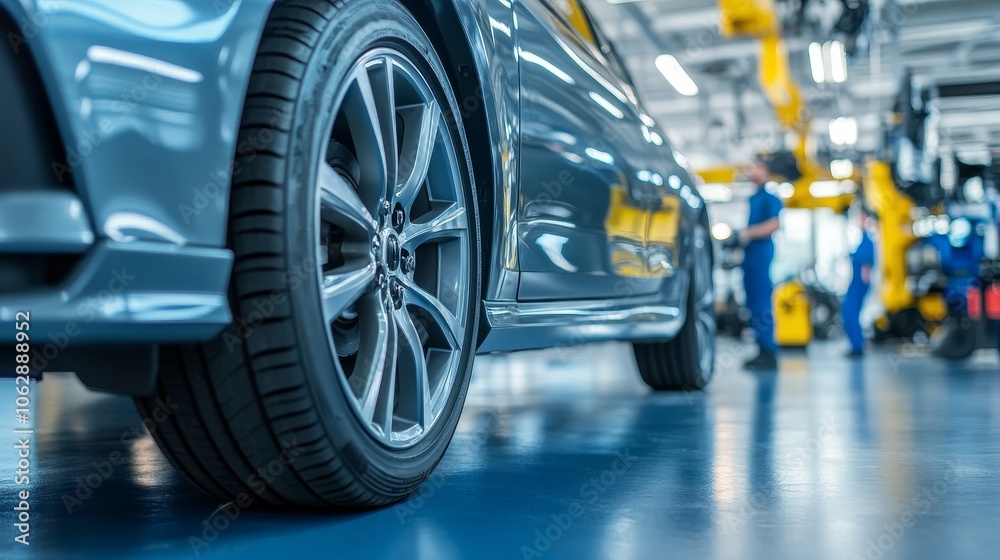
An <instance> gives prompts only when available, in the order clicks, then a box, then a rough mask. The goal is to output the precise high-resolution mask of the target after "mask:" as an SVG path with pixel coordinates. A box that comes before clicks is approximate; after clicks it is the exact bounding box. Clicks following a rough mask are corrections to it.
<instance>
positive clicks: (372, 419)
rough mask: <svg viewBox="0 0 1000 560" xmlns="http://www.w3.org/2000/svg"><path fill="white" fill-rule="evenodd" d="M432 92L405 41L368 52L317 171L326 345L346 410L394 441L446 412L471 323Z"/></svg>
mask: <svg viewBox="0 0 1000 560" xmlns="http://www.w3.org/2000/svg"><path fill="white" fill-rule="evenodd" d="M438 91H439V90H438V89H435V88H432V87H431V85H430V83H429V82H428V80H427V79H426V78H425V75H424V73H423V72H422V71H421V70H420V69H419V68H418V67H417V66H416V65H415V64H414V63H413V62H411V60H410V59H409V58H408V57H407V55H405V54H404V53H403V52H401V51H400V50H397V49H394V48H391V47H385V48H378V49H373V50H371V51H368V52H367V53H365V54H364V55H363V56H361V57H360V59H359V60H358V61H357V62H356V63H355V64H354V66H353V70H352V71H351V72H350V74H349V75H348V78H347V79H346V80H345V83H344V85H343V86H342V88H341V91H340V93H339V94H338V96H337V99H338V100H339V101H338V107H337V109H336V111H335V115H336V117H335V121H334V124H333V127H332V130H331V132H330V136H329V142H328V145H327V146H326V147H325V148H324V152H325V154H326V158H325V161H324V162H323V163H322V164H321V165H320V168H319V170H318V171H317V180H316V197H317V212H316V220H317V221H318V228H317V231H318V233H319V235H318V240H317V241H318V244H317V254H318V259H319V262H320V263H321V266H320V267H319V275H318V281H319V282H320V293H321V295H322V303H321V305H322V311H323V319H324V321H325V323H326V324H325V328H326V330H327V334H328V337H327V338H328V341H329V346H330V352H331V354H332V355H333V357H334V363H335V364H336V369H337V372H336V373H337V375H338V376H339V378H340V380H341V382H342V384H343V388H344V391H345V392H346V394H347V396H348V397H349V400H350V402H351V405H352V408H353V411H354V413H355V414H356V415H357V417H358V419H359V420H360V422H361V423H362V424H363V425H364V426H365V428H366V429H367V430H368V431H369V432H370V433H371V435H372V436H373V437H375V438H376V439H377V440H378V441H379V442H381V443H383V444H384V445H386V446H389V447H394V448H399V447H408V446H412V445H415V444H416V443H418V442H420V441H421V440H422V439H423V438H424V437H425V436H426V435H427V434H428V433H429V432H430V431H431V430H432V429H433V427H434V426H435V425H436V422H437V421H438V420H439V419H440V418H441V417H442V416H443V415H442V412H443V411H444V410H445V408H446V407H447V406H448V402H449V401H450V396H451V393H452V389H453V388H454V386H455V382H456V377H457V374H458V369H459V366H460V363H461V356H462V352H463V347H464V346H465V345H466V332H467V329H468V328H469V327H470V325H468V324H466V323H467V317H468V315H469V313H468V311H469V308H468V306H469V290H470V285H471V281H472V279H471V275H472V272H471V265H472V263H471V256H470V253H471V251H470V243H471V242H472V241H471V240H472V237H471V232H470V217H469V216H468V208H467V202H466V194H465V183H464V181H463V179H462V177H463V175H462V166H461V165H460V163H459V159H458V158H459V152H458V151H457V150H456V147H455V146H456V141H455V136H454V135H453V134H452V130H451V127H449V126H448V123H447V122H446V120H445V118H444V117H443V116H442V110H441V107H442V105H444V104H445V103H446V101H444V99H445V98H444V97H443V95H441V94H439V93H437V92H438ZM445 106H447V105H445Z"/></svg>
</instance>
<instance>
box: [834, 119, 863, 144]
mask: <svg viewBox="0 0 1000 560" xmlns="http://www.w3.org/2000/svg"><path fill="white" fill-rule="evenodd" d="M830 140H831V141H832V142H833V143H834V144H836V145H838V146H853V145H854V144H857V143H858V119H856V118H854V117H838V118H836V119H833V120H832V121H830Z"/></svg>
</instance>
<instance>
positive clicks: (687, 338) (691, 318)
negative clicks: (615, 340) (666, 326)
mask: <svg viewBox="0 0 1000 560" xmlns="http://www.w3.org/2000/svg"><path fill="white" fill-rule="evenodd" d="M694 247H695V250H694V263H693V264H692V267H691V270H690V277H691V279H690V281H689V282H688V299H687V315H686V318H685V320H684V324H683V325H682V326H681V330H680V332H679V333H677V336H676V337H675V338H674V339H673V340H670V341H666V342H652V343H635V344H633V345H632V348H633V350H634V353H635V361H636V365H637V366H638V368H639V374H640V375H641V376H642V380H643V381H645V382H646V384H647V385H649V386H650V387H651V388H653V389H655V390H657V391H694V390H699V389H703V388H704V387H705V386H707V385H708V384H709V382H710V381H711V380H712V374H713V373H714V371H715V335H716V330H717V329H716V320H715V289H714V284H713V281H712V259H711V258H710V257H709V255H710V254H711V253H710V252H711V250H712V242H711V240H710V239H709V236H708V230H707V229H706V228H705V227H704V226H701V225H699V226H698V227H696V228H695V231H694Z"/></svg>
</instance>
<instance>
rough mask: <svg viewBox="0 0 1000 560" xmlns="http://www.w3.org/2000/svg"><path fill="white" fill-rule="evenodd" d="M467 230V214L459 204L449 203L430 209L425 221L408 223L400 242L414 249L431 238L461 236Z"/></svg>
mask: <svg viewBox="0 0 1000 560" xmlns="http://www.w3.org/2000/svg"><path fill="white" fill-rule="evenodd" d="M468 231H469V216H468V214H467V213H466V211H465V208H463V207H462V205H460V204H449V205H447V206H444V207H443V208H441V209H439V210H437V211H436V212H435V211H432V213H431V214H430V218H429V219H427V220H426V221H421V222H416V223H410V224H409V225H407V226H406V228H404V229H403V236H402V240H401V241H402V244H403V245H404V246H406V247H409V248H410V249H416V248H417V247H418V246H419V245H422V244H424V243H426V242H428V241H430V240H432V239H435V238H440V237H461V235H462V234H463V233H467V232H468Z"/></svg>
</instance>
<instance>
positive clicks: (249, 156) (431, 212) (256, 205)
mask: <svg viewBox="0 0 1000 560" xmlns="http://www.w3.org/2000/svg"><path fill="white" fill-rule="evenodd" d="M345 4H346V6H345ZM238 145H239V146H241V148H240V155H239V156H238V157H237V159H236V165H235V167H234V172H233V175H234V183H233V190H232V194H231V202H230V224H229V245H230V248H231V249H232V250H233V252H234V254H235V257H236V260H235V265H234V270H233V279H232V288H231V304H232V308H233V310H234V314H235V315H236V316H237V319H236V321H234V323H233V324H232V325H230V327H229V328H227V329H226V330H225V332H224V333H223V334H222V335H221V336H220V337H219V338H217V339H216V340H214V341H212V342H210V343H208V344H206V345H203V346H185V347H177V348H167V349H164V351H163V352H162V354H163V355H164V358H163V363H162V365H161V371H160V379H159V382H158V388H157V389H158V394H157V395H156V396H155V397H153V398H152V399H149V400H146V399H140V400H139V401H138V406H139V409H140V411H141V412H142V411H146V410H147V408H149V407H151V406H154V405H153V403H154V402H155V400H156V398H170V399H171V401H172V402H173V403H174V404H176V405H178V406H179V407H180V410H178V413H177V414H174V415H172V416H171V418H169V419H168V420H167V421H166V422H164V423H161V424H159V425H157V426H155V427H154V428H153V429H152V430H151V431H152V435H153V437H154V439H155V440H156V442H157V443H158V444H159V446H160V447H161V449H162V450H163V451H164V453H165V454H166V455H167V457H168V458H169V459H170V460H171V462H172V463H173V464H174V465H175V466H176V467H177V468H178V469H179V470H181V471H182V472H183V473H184V474H185V475H186V476H187V478H188V479H190V480H191V481H192V482H193V483H194V484H195V485H197V486H199V487H200V488H202V489H203V490H205V491H207V492H209V493H211V494H213V495H216V496H219V497H220V498H223V499H230V500H236V501H237V502H238V503H243V501H252V502H260V503H266V504H276V505H304V506H329V505H353V506H376V505H383V504H387V503H391V502H393V501H395V500H398V499H400V498H403V497H405V496H406V495H407V494H409V493H410V492H412V491H413V490H414V489H416V488H417V486H418V485H419V484H420V483H421V482H422V481H423V480H425V479H426V478H427V476H428V475H429V474H430V472H431V470H432V469H433V468H434V466H435V465H436V464H437V462H438V461H439V460H440V459H441V457H442V455H443V454H444V452H445V450H446V448H447V446H448V444H449V442H450V440H451V437H452V435H453V433H454V430H455V426H456V424H457V422H458V418H459V414H460V412H461V409H462V405H463V403H464V400H465V393H466V390H467V388H468V382H469V377H470V374H471V370H472V359H473V344H474V341H475V340H476V326H477V324H478V314H477V309H478V306H477V305H476V296H477V294H478V293H479V286H480V269H479V266H480V257H479V244H478V218H477V214H476V208H475V206H474V201H475V200H476V197H475V193H474V187H473V182H472V177H471V165H470V162H469V158H468V146H467V143H466V139H465V133H464V131H463V129H462V126H461V118H460V116H459V113H458V109H457V103H456V101H455V96H454V94H453V92H452V91H451V89H450V86H449V84H448V80H447V77H446V75H445V72H444V69H443V67H442V65H441V63H440V61H439V60H438V58H437V57H436V56H435V54H434V49H433V47H432V45H431V43H430V41H429V40H428V39H427V38H426V36H425V35H424V34H423V32H422V31H421V30H420V28H419V26H418V24H417V22H416V21H415V20H414V19H413V17H412V16H410V14H409V13H408V12H407V11H406V10H405V9H404V8H403V7H402V6H401V5H400V4H399V3H398V2H396V1H395V0H380V1H378V2H346V3H342V2H333V1H328V0H311V1H310V0H304V1H302V2H300V3H298V4H296V5H290V4H279V5H277V6H276V7H275V8H274V10H273V12H272V14H271V16H270V20H269V22H268V24H267V27H266V30H265V32H264V37H263V40H262V42H261V45H260V49H259V51H258V54H257V59H256V63H255V66H254V72H253V75H252V78H251V82H250V86H249V92H248V96H247V101H246V106H245V109H244V114H243V122H242V125H241V129H240V137H239V140H238ZM244 148H247V149H246V150H244Z"/></svg>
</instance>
